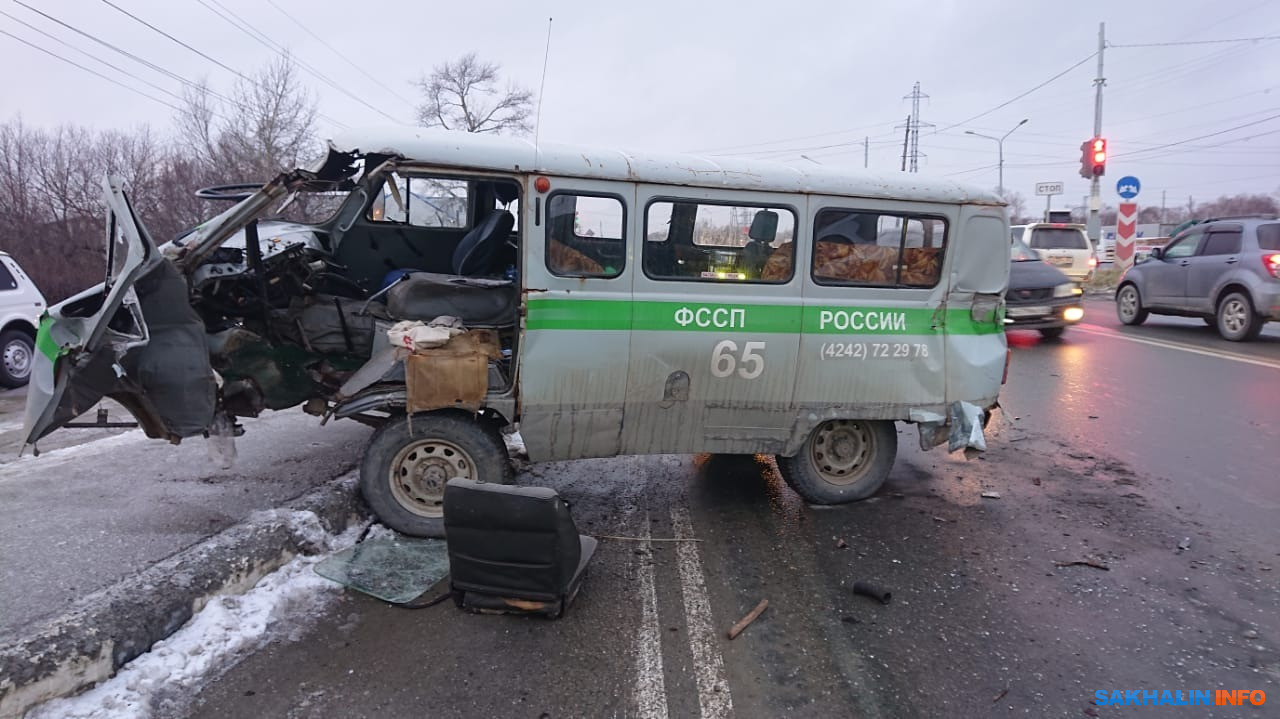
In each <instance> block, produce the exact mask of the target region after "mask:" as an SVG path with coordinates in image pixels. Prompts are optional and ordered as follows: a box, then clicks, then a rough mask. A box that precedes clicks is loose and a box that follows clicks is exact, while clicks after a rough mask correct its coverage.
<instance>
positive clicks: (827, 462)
mask: <svg viewBox="0 0 1280 719" xmlns="http://www.w3.org/2000/svg"><path fill="white" fill-rule="evenodd" d="M875 441H876V440H875V435H873V434H872V433H871V430H870V428H869V427H867V425H866V424H865V423H863V422H856V421H853V420H844V419H837V420H832V421H830V422H827V423H825V424H823V425H822V426H821V427H819V428H818V429H817V430H816V431H815V432H814V434H813V441H811V442H810V443H809V461H810V462H812V463H813V467H814V469H816V470H817V471H818V474H820V475H822V478H823V479H824V480H826V481H828V482H830V483H832V484H839V485H848V484H853V483H854V482H857V481H858V480H859V479H862V476H863V475H864V474H866V473H867V470H868V469H869V468H870V467H871V458H872V457H873V456H874V455H875Z"/></svg>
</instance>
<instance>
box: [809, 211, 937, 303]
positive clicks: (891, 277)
mask: <svg viewBox="0 0 1280 719" xmlns="http://www.w3.org/2000/svg"><path fill="white" fill-rule="evenodd" d="M946 236H947V224H946V221H945V220H943V219H941V218H936V217H913V216H908V215H897V214H881V213H880V212H877V211H861V210H845V209H835V208H828V209H823V210H822V211H820V212H818V215H817V217H815V218H814V221H813V279H814V281H815V282H817V283H818V284H820V285H859V286H885V287H933V286H934V285H936V284H938V279H939V277H940V276H941V274H942V253H943V250H944V249H945V247H946Z"/></svg>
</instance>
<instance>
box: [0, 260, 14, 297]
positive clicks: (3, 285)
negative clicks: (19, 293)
mask: <svg viewBox="0 0 1280 719" xmlns="http://www.w3.org/2000/svg"><path fill="white" fill-rule="evenodd" d="M16 289H18V281H17V280H15V279H14V278H13V273H12V272H10V271H9V268H8V267H5V266H4V263H3V262H0V292H4V291H5V290H16Z"/></svg>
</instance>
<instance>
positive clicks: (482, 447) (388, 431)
mask: <svg viewBox="0 0 1280 719" xmlns="http://www.w3.org/2000/svg"><path fill="white" fill-rule="evenodd" d="M455 478H458V479H471V480H476V481H478V482H498V483H500V484H508V483H510V481H511V479H510V464H509V462H508V460H507V448H506V446H505V445H504V444H503V443H502V438H501V437H499V436H498V435H497V433H496V432H492V431H490V430H489V429H488V428H486V427H484V426H483V425H481V424H480V423H479V422H476V421H475V420H474V419H472V418H471V417H469V416H467V415H464V414H461V413H452V412H439V413H430V414H419V415H414V416H413V417H412V418H409V417H407V416H406V417H399V418H397V419H394V420H392V421H390V422H388V423H387V424H385V425H383V426H382V427H381V428H379V429H378V431H377V432H376V433H374V435H373V439H371V440H370V441H369V446H368V447H367V448H366V449H365V453H364V461H363V462H362V463H361V465H360V493H361V494H362V495H364V499H365V501H366V502H368V503H369V507H370V508H371V509H372V510H373V513H374V515H375V516H377V518H378V520H379V521H380V522H382V523H383V524H385V525H387V526H388V527H390V528H392V529H394V530H396V531H397V532H399V533H401V534H407V535H409V536H411V537H443V536H444V487H445V484H446V483H447V482H448V481H449V480H451V479H455Z"/></svg>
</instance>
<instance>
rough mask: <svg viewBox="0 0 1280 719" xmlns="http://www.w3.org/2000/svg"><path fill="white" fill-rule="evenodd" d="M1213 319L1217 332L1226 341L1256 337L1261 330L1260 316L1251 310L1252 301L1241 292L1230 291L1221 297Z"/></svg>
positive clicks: (1238, 340)
mask: <svg viewBox="0 0 1280 719" xmlns="http://www.w3.org/2000/svg"><path fill="white" fill-rule="evenodd" d="M1214 319H1215V320H1216V322H1215V324H1216V326H1217V328H1218V334H1220V335H1222V339H1224V340H1227V341H1228V342H1243V341H1246V340H1253V339H1257V338H1258V334H1259V333H1260V332H1262V318H1261V317H1259V316H1258V314H1257V313H1256V312H1254V311H1253V302H1252V301H1250V300H1249V296H1248V295H1246V294H1245V293H1243V292H1231V293H1229V294H1228V295H1227V296H1226V297H1223V298H1222V300H1221V301H1220V302H1218V311H1217V312H1216V313H1215V314H1214Z"/></svg>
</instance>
